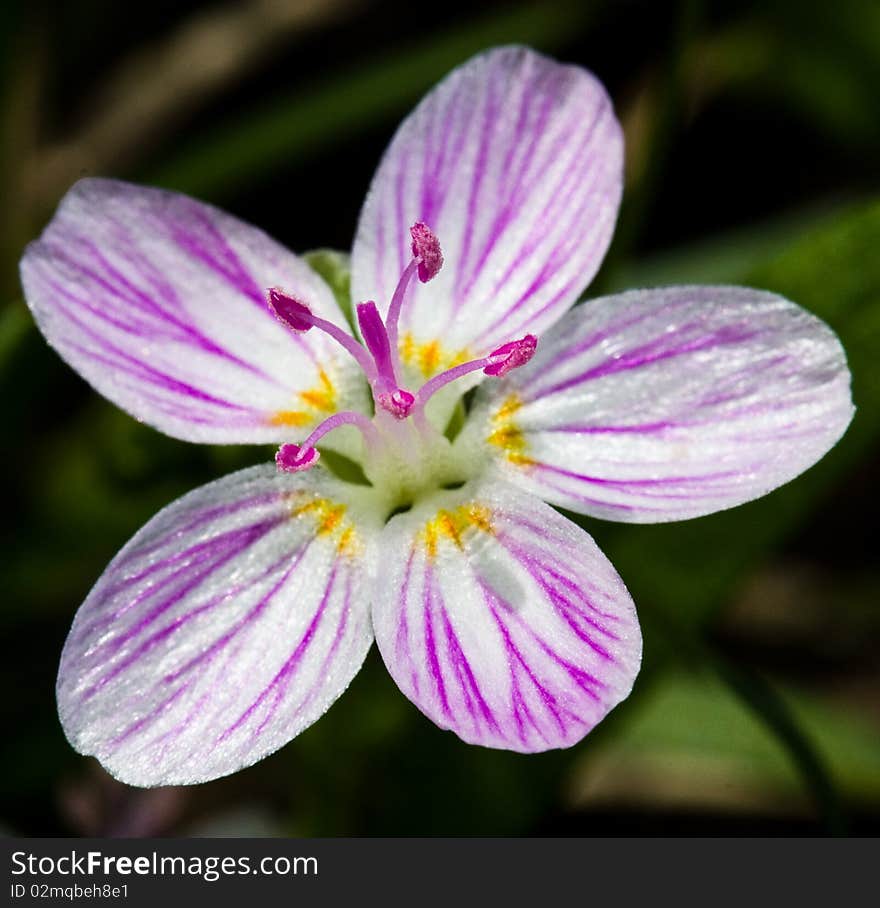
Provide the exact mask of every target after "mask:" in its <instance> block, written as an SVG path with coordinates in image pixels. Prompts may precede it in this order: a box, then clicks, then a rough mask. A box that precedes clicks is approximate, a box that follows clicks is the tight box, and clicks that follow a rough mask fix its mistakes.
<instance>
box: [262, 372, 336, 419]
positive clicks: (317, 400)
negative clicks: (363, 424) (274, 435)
mask: <svg viewBox="0 0 880 908" xmlns="http://www.w3.org/2000/svg"><path fill="white" fill-rule="evenodd" d="M296 397H297V398H298V400H299V401H300V403H301V404H302V408H301V409H300V408H297V409H290V410H278V411H277V412H276V413H273V414H272V415H271V416H270V417H269V424H270V425H273V426H291V427H294V428H299V427H301V426H310V425H312V424H313V423H316V422H318V420H319V419H322V418H324V417H325V416H329V415H330V414H331V413H335V412H336V410H337V409H338V399H337V394H336V388H335V387H334V385H333V382H332V381H330V376H329V375H328V374H327V373H326V372H325V371H324V369H318V383H317V384H316V385H315V386H314V387H313V388H309V389H308V390H306V391H299V392H298V393H297V394H296Z"/></svg>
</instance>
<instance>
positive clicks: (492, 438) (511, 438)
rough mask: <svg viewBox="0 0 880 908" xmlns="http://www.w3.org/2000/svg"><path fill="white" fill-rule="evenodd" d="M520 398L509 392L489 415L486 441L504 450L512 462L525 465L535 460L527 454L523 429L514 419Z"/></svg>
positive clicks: (520, 404)
mask: <svg viewBox="0 0 880 908" xmlns="http://www.w3.org/2000/svg"><path fill="white" fill-rule="evenodd" d="M522 405H523V404H522V400H520V398H519V397H518V396H517V395H516V394H511V395H510V397H508V398H507V399H506V400H505V401H504V403H503V404H501V406H500V407H499V408H498V410H496V411H495V413H494V414H493V415H492V417H491V425H492V428H491V431H490V432H489V435H488V436H487V437H486V441H488V442H489V444H490V445H494V446H495V447H496V448H500V449H501V450H502V451H503V452H504V456H505V457H506V458H507V460H508V461H510V463H512V464H516V465H517V466H521V467H525V466H529V465H530V464H533V463H534V462H535V461H534V460H533V459H532V458H531V457H529V456H528V454H527V450H528V442H527V441H526V436H525V433H524V432H523V430H522V429H521V428H520V427H519V426H518V425H517V424H516V422H515V421H514V418H513V417H514V416H515V415H516V414H517V413H518V412H519V410H520V409H521V408H522Z"/></svg>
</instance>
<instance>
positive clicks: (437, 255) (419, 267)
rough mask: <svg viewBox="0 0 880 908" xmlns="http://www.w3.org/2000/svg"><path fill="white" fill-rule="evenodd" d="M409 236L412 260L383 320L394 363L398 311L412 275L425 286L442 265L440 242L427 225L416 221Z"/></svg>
mask: <svg viewBox="0 0 880 908" xmlns="http://www.w3.org/2000/svg"><path fill="white" fill-rule="evenodd" d="M409 235H410V236H411V237H412V254H413V258H412V261H411V262H410V263H409V264H408V265H407V266H406V268H404V270H403V274H401V276H400V280H399V281H398V282H397V287H396V288H395V290H394V296H392V297H391V303H390V305H389V306H388V315H387V317H386V318H385V325H386V327H387V329H388V340H389V342H390V344H391V350H392V353H393V355H394V357H395V361H396V357H397V323H398V321H400V310H401V309H402V308H403V302H404V300H405V299H406V291H407V290H408V289H409V285H410V283H411V282H412V278H413V275H414V274H416V273H418V275H419V280H420V281H421V282H422V283H423V284H427V283H428V281H430V280H431V278H433V277H436V275H437V272H438V271H439V270H440V268H441V267H442V265H443V253H442V252H441V251H440V241H439V240H438V239H437V237H436V235H435V234H434V231H433V230H431V228H430V227H428V225H427V224H423V223H422V222H421V221H417V222H416V223H415V224H413V225H412V227H410V229H409Z"/></svg>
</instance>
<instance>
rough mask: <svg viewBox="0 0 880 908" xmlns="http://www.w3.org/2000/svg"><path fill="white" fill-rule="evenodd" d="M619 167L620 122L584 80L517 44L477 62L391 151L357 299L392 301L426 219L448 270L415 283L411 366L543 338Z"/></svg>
mask: <svg viewBox="0 0 880 908" xmlns="http://www.w3.org/2000/svg"><path fill="white" fill-rule="evenodd" d="M622 168H623V141H622V134H621V130H620V126H619V124H618V122H617V120H616V118H615V116H614V111H613V109H612V106H611V102H610V100H609V98H608V95H607V94H606V92H605V90H604V88H603V87H602V85H601V84H600V83H599V82H598V81H597V80H596V79H595V78H594V77H593V76H592V75H591V74H590V73H588V72H587V71H586V70H584V69H581V68H579V67H576V66H563V65H561V64H559V63H556V62H554V61H553V60H550V59H548V58H547V57H544V56H541V55H540V54H537V53H535V52H534V51H531V50H528V49H526V48H522V47H505V48H500V49H497V50H492V51H489V52H487V53H484V54H481V55H479V56H477V57H475V58H473V59H472V60H470V61H469V62H468V63H465V64H464V65H463V66H461V67H459V68H458V69H456V70H454V71H453V72H452V73H451V74H450V75H449V76H448V77H447V78H446V79H444V80H443V81H442V82H441V83H440V84H439V85H438V86H437V87H436V88H435V89H434V90H433V91H432V92H431V93H430V94H428V96H427V97H426V98H425V99H424V100H423V101H422V102H421V104H420V105H419V106H418V107H417V108H416V110H415V111H414V112H413V113H412V114H411V115H410V116H409V117H408V118H407V119H406V120H405V121H404V122H403V124H402V125H401V127H400V129H399V130H398V131H397V134H396V135H395V137H394V139H393V141H392V142H391V145H390V146H389V148H388V150H387V151H386V153H385V156H384V158H383V159H382V163H381V164H380V166H379V169H378V171H377V173H376V175H375V177H374V179H373V184H372V187H371V188H370V192H369V195H368V196H367V200H366V202H365V204H364V208H363V210H362V212H361V218H360V223H359V225H358V231H357V238H356V240H355V244H354V251H353V253H352V291H353V295H354V298H355V299H373V300H376V301H377V302H378V303H379V305H380V307H387V305H388V302H389V300H390V299H391V295H392V293H393V291H394V288H395V285H396V283H397V281H398V278H399V277H400V275H401V272H402V271H403V269H404V268H405V266H406V265H407V262H408V261H409V260H410V257H411V251H410V234H409V228H410V226H411V225H412V224H414V223H415V222H417V221H418V222H424V223H426V224H427V225H428V226H429V227H430V228H431V229H432V230H433V231H434V232H435V233H436V234H437V236H438V237H439V239H440V244H441V246H442V250H443V257H444V260H445V264H444V266H443V268H442V269H441V271H440V273H439V274H438V275H437V276H436V277H435V278H434V279H433V280H432V281H431V282H430V283H427V284H418V285H416V286H414V287H412V288H411V289H410V294H411V295H410V297H409V299H408V301H407V302H406V304H405V306H404V308H403V312H402V316H401V344H400V347H401V352H402V355H403V359H404V360H405V361H406V362H408V363H409V364H410V365H411V366H417V367H418V369H420V370H421V372H422V374H423V376H424V377H430V375H432V374H434V373H436V372H437V371H439V370H441V369H443V368H447V367H448V366H449V365H450V364H452V363H453V362H454V361H456V360H458V361H460V362H463V361H465V360H466V359H473V358H476V357H477V356H482V355H485V354H487V353H488V352H489V351H490V350H492V349H494V348H495V347H497V346H499V345H500V344H502V343H504V342H506V341H509V340H512V339H513V338H517V337H520V336H522V335H523V334H525V333H528V332H531V333H538V332H540V331H543V330H544V329H546V328H547V327H548V326H549V325H550V324H552V323H553V322H554V321H556V319H558V318H559V317H560V316H561V315H562V314H563V313H564V312H565V310H566V309H567V308H568V307H569V306H571V304H572V303H573V302H574V301H575V299H576V298H577V296H578V294H579V293H580V292H581V290H582V289H583V288H584V287H585V286H586V285H587V284H588V283H589V281H590V280H591V279H592V277H593V275H594V274H595V273H596V271H597V269H598V267H599V264H600V262H601V261H602V257H603V256H604V254H605V250H606V248H607V247H608V243H609V241H610V239H611V234H612V231H613V229H614V222H615V219H616V217H617V209H618V206H619V202H620V194H621V182H622ZM383 311H384V309H383Z"/></svg>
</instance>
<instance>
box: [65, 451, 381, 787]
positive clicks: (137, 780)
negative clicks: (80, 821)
mask: <svg viewBox="0 0 880 908" xmlns="http://www.w3.org/2000/svg"><path fill="white" fill-rule="evenodd" d="M344 495H345V492H344V490H343V488H342V484H341V483H338V482H335V481H333V480H330V479H328V478H326V475H325V474H323V472H322V471H321V470H320V469H316V470H315V471H312V473H309V474H308V475H307V476H303V475H301V474H300V475H297V476H288V475H279V474H277V473H276V471H275V469H274V468H272V467H269V466H261V467H254V468H251V469H248V470H243V471H241V472H239V473H235V474H232V475H230V476H227V477H225V478H223V479H220V480H218V481H217V482H213V483H211V484H209V485H206V486H202V487H201V488H199V489H197V490H195V491H194V492H191V493H190V494H189V495H186V496H184V497H183V498H180V499H179V500H177V501H176V502H174V503H173V504H172V505H170V506H169V507H168V508H166V509H165V510H164V511H162V512H161V513H159V514H158V515H157V516H156V517H154V518H153V519H152V520H151V521H150V522H149V523H148V524H146V526H144V527H143V529H141V530H140V532H138V533H137V534H136V535H135V536H134V537H133V538H132V540H131V541H130V542H129V543H128V545H126V546H125V548H123V549H122V551H121V552H120V553H119V554H118V555H117V556H116V558H115V559H114V560H113V561H112V562H111V564H110V566H109V567H108V568H107V570H106V571H105V573H104V575H103V576H102V577H101V579H100V580H99V581H98V583H97V584H96V586H95V587H94V589H93V590H92V591H91V593H90V594H89V596H88V598H87V599H86V601H85V603H84V604H83V606H82V607H81V608H80V610H79V611H78V612H77V615H76V619H75V620H74V623H73V627H72V629H71V631H70V635H69V636H68V638H67V643H66V645H65V647H64V652H63V654H62V657H61V667H60V670H59V674H58V689H57V694H58V711H59V715H60V717H61V723H62V725H63V727H64V731H65V733H66V734H67V737H68V738H69V740H70V742H71V743H72V744H73V746H74V747H75V748H76V749H77V750H78V751H80V752H81V753H85V754H93V755H94V756H96V757H97V758H98V759H99V760H100V761H101V762H102V763H103V764H104V766H105V767H106V768H107V769H108V770H109V771H110V772H111V773H112V774H113V775H114V776H116V777H117V778H119V779H121V780H122V781H124V782H128V783H129V784H132V785H142V786H150V785H171V784H190V783H194V782H202V781H206V780H208V779H214V778H217V777H218V776H223V775H226V774H228V773H231V772H234V771H235V770H237V769H241V768H242V767H244V766H249V765H250V764H251V763H254V762H255V761H257V760H259V759H260V758H262V757H264V756H266V755H267V754H269V753H272V752H273V751H275V750H277V749H278V748H279V747H281V746H282V745H283V744H285V743H286V742H287V741H289V740H290V739H291V738H293V737H294V736H295V735H297V734H299V732H301V731H302V730H303V729H304V728H306V727H308V726H309V725H311V724H312V722H314V721H315V720H316V719H317V718H319V717H320V716H321V715H322V714H323V713H324V712H325V711H326V710H327V708H328V707H329V706H330V704H331V703H333V701H334V700H336V698H337V697H338V696H339V695H340V694H341V693H342V691H343V690H345V688H346V687H347V686H348V684H349V682H350V681H351V679H352V678H353V677H354V676H355V674H356V673H357V671H358V669H359V668H360V666H361V664H362V662H363V660H364V658H365V656H366V654H367V651H368V650H369V648H370V644H371V641H372V631H371V628H370V619H369V607H368V603H367V600H366V597H365V596H364V595H363V594H362V592H361V591H360V590H359V584H361V583H362V582H363V578H364V576H365V573H366V571H367V570H368V567H369V564H370V563H371V558H372V552H373V548H374V544H373V537H372V535H371V533H370V532H369V531H367V530H366V529H365V528H364V526H363V525H361V524H358V526H357V527H355V525H354V522H353V520H352V517H351V514H350V513H349V512H347V509H346V505H345V504H343V502H344V501H345V498H344V497H343V496H344ZM349 510H350V509H349Z"/></svg>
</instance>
